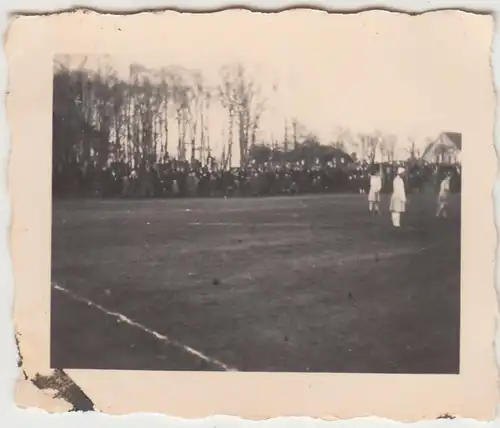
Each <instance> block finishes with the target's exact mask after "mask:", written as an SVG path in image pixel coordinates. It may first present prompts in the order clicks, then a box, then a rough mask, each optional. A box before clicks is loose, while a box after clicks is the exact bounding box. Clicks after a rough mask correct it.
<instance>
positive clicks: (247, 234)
mask: <svg viewBox="0 0 500 428" xmlns="http://www.w3.org/2000/svg"><path fill="white" fill-rule="evenodd" d="M453 198H454V199H453V200H452V206H451V208H452V212H451V216H450V218H449V219H447V220H438V219H436V218H434V209H435V196H434V195H424V194H422V195H414V196H412V197H411V198H410V204H409V207H408V213H407V215H406V216H405V217H404V218H403V226H404V227H403V229H402V230H392V228H391V226H390V219H389V214H388V213H387V207H388V200H387V198H386V199H384V200H383V202H382V208H383V215H382V216H381V217H380V218H371V217H370V216H369V215H368V211H367V202H366V196H363V195H318V196H295V197H276V198H246V199H237V198H235V199H231V198H229V199H177V200H173V199H172V200H135V201H131V200H128V201H122V200H116V201H100V200H99V201H98V200H91V201H66V202H54V205H53V238H52V239H53V242H52V282H53V288H52V340H51V348H52V349H51V359H52V367H57V368H93V369H134V370H141V369H147V370H239V371H301V372H307V371H310V372H365V373H366V372H371V373H456V372H458V366H459V352H458V350H459V318H460V200H459V195H454V196H453Z"/></svg>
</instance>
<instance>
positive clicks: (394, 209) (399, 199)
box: [389, 167, 406, 228]
mask: <svg viewBox="0 0 500 428" xmlns="http://www.w3.org/2000/svg"><path fill="white" fill-rule="evenodd" d="M404 171H405V170H404V168H401V167H400V168H398V172H397V175H396V177H395V178H394V181H393V190H392V196H391V203H390V208H389V210H390V211H391V220H392V225H393V226H394V227H395V228H400V227H401V213H404V212H405V211H406V191H405V184H404V181H403V179H402V177H401V176H402V175H403V173H404Z"/></svg>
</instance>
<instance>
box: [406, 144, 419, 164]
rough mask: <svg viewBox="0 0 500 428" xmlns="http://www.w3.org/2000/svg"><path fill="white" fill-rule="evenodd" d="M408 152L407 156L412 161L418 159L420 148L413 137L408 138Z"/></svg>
mask: <svg viewBox="0 0 500 428" xmlns="http://www.w3.org/2000/svg"><path fill="white" fill-rule="evenodd" d="M406 151H407V152H408V155H409V158H410V160H412V161H415V160H418V159H420V149H419V148H418V147H417V144H416V142H415V140H414V139H413V138H410V145H409V146H408V148H407V149H406Z"/></svg>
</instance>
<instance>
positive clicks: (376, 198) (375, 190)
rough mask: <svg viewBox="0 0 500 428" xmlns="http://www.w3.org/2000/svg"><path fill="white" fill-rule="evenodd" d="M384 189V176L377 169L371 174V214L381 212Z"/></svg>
mask: <svg viewBox="0 0 500 428" xmlns="http://www.w3.org/2000/svg"><path fill="white" fill-rule="evenodd" d="M381 190H382V177H381V176H380V171H379V170H378V169H376V170H375V171H374V172H373V174H371V175H370V191H369V192H368V209H369V210H370V214H380V209H379V207H380V191H381Z"/></svg>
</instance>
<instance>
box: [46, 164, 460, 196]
mask: <svg viewBox="0 0 500 428" xmlns="http://www.w3.org/2000/svg"><path fill="white" fill-rule="evenodd" d="M401 166H403V167H405V170H406V173H405V176H404V179H405V184H406V187H407V191H408V192H409V193H411V192H414V191H423V190H425V189H434V190H435V189H436V188H437V186H439V182H440V180H441V177H442V176H443V175H444V173H445V172H447V171H451V172H452V175H453V180H452V183H453V189H454V190H460V179H459V178H460V166H459V165H438V164H430V163H424V162H419V161H414V162H410V161H406V162H390V163H389V162H386V163H382V164H370V163H368V162H353V163H349V164H347V165H336V164H332V163H331V162H330V163H328V164H323V165H312V166H311V165H310V166H307V165H304V164H303V162H302V163H301V162H298V163H294V164H291V163H287V164H281V165H276V164H271V163H264V164H262V165H256V164H255V163H250V164H249V165H248V166H246V167H238V168H229V169H221V168H218V167H217V166H215V165H211V166H202V165H201V164H199V163H196V162H193V163H189V162H179V161H175V160H169V161H167V162H164V163H155V164H152V165H147V164H146V163H145V162H143V163H142V164H141V165H140V166H138V167H137V168H132V167H131V166H130V165H129V164H127V163H125V162H110V163H109V164H108V165H106V166H104V167H101V168H97V167H96V166H95V165H92V164H86V165H83V166H82V165H79V164H77V163H74V164H67V165H65V167H64V168H57V167H55V168H54V171H53V195H54V196H55V197H104V198H113V197H115V198H120V197H121V198H148V197H149V198H168V197H217V196H219V197H221V196H226V197H230V196H239V197H244V196H270V195H290V194H303V193H324V192H330V193H334V192H337V193H347V192H351V193H365V192H367V191H368V187H369V177H370V174H372V173H373V172H374V171H375V170H378V171H380V172H381V174H382V183H383V189H382V192H386V193H388V192H391V190H392V179H393V177H394V174H395V171H396V170H397V168H398V167H401Z"/></svg>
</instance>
